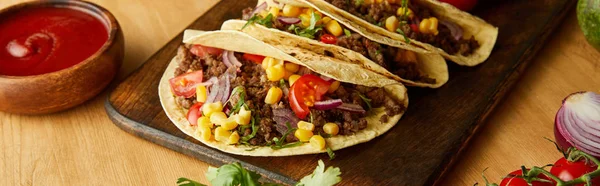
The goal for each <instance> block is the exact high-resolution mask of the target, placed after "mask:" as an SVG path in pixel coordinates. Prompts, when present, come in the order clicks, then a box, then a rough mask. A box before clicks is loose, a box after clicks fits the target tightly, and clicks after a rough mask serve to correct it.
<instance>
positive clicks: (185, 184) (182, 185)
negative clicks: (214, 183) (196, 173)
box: [177, 178, 206, 186]
mask: <svg viewBox="0 0 600 186" xmlns="http://www.w3.org/2000/svg"><path fill="white" fill-rule="evenodd" d="M177 184H178V185H179V186H206V185H204V184H201V183H198V182H197V181H194V180H190V179H187V178H179V179H177Z"/></svg>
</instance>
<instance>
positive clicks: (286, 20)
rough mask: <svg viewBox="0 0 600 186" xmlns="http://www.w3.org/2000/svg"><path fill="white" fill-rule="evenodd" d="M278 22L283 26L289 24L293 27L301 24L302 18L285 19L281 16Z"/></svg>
mask: <svg viewBox="0 0 600 186" xmlns="http://www.w3.org/2000/svg"><path fill="white" fill-rule="evenodd" d="M277 21H279V22H281V23H283V24H288V25H293V24H298V23H300V22H301V20H300V18H297V17H283V16H279V17H277Z"/></svg>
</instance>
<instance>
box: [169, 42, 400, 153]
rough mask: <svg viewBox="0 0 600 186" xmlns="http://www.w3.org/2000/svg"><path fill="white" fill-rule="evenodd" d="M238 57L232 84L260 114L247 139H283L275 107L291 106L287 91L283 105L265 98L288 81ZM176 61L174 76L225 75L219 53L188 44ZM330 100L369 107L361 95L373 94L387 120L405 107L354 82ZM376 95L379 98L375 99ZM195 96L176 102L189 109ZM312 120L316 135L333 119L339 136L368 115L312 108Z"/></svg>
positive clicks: (360, 125)
mask: <svg viewBox="0 0 600 186" xmlns="http://www.w3.org/2000/svg"><path fill="white" fill-rule="evenodd" d="M235 56H236V57H237V58H238V60H240V62H241V63H242V67H241V68H240V69H239V71H238V72H237V74H236V77H235V78H234V79H231V82H230V83H231V87H232V88H234V87H238V86H241V87H243V89H244V90H245V93H246V94H245V95H246V96H245V99H244V100H245V102H244V103H245V104H246V105H247V106H248V107H249V108H250V109H251V110H253V112H254V113H253V115H255V114H258V118H259V120H258V123H256V124H257V125H258V131H257V133H256V136H255V137H254V138H252V139H250V140H249V141H248V143H250V144H251V145H259V146H263V145H267V144H269V143H272V142H273V138H274V137H278V138H281V137H282V135H283V134H282V133H281V132H279V131H278V130H277V123H276V122H275V121H274V119H273V117H274V115H273V109H281V108H287V109H289V108H290V106H289V103H288V97H287V94H285V93H284V97H282V99H281V102H280V104H278V105H269V104H265V102H264V99H265V97H266V95H267V92H268V90H269V88H271V87H273V86H277V87H280V88H282V90H284V92H288V91H289V87H288V85H287V82H286V83H283V84H281V83H280V82H271V81H269V80H267V78H266V74H265V70H264V69H262V67H261V65H257V64H255V63H253V62H250V61H246V60H245V59H243V58H242V55H241V54H238V53H236V54H235ZM176 60H177V62H178V64H179V66H178V67H177V69H176V70H175V76H178V75H181V74H184V73H186V72H191V71H195V70H200V69H202V70H203V71H204V78H205V79H210V78H211V77H218V76H220V75H223V74H224V73H225V72H226V70H227V67H226V66H225V65H224V64H223V62H222V57H221V56H220V55H218V56H213V55H207V56H204V57H203V58H200V57H198V56H195V55H193V54H191V53H190V52H189V49H188V48H187V47H186V46H181V47H180V48H179V50H178V52H177V57H176ZM298 74H314V72H312V71H310V70H309V69H307V68H301V69H300V70H299V71H298ZM326 96H327V99H342V100H343V101H344V102H345V103H353V104H359V105H361V106H362V107H363V108H365V109H367V108H368V107H367V104H366V102H365V101H364V100H363V99H362V98H361V96H364V97H370V98H374V99H371V102H370V104H371V106H372V107H373V108H376V107H385V110H386V112H387V113H386V115H384V116H383V117H381V118H380V121H381V122H387V121H388V120H387V119H388V117H389V116H393V115H396V114H400V113H402V112H403V111H404V110H405V108H404V106H403V105H402V104H400V103H398V101H396V100H394V99H393V98H391V97H389V96H388V94H387V93H386V92H385V90H383V89H382V88H371V87H364V86H358V85H352V84H347V83H342V84H341V85H340V87H339V88H338V89H337V90H336V91H335V92H334V93H332V94H327V95H326ZM375 98H376V99H375ZM195 100H196V98H195V96H193V97H191V98H184V97H181V96H178V97H177V98H176V102H177V104H179V105H180V106H182V107H184V108H189V107H190V106H191V105H193V104H194V103H195V102H196V101H195ZM240 100H241V99H240V97H239V94H234V95H232V96H231V98H230V100H229V101H230V102H229V104H228V105H225V106H228V107H230V108H231V107H232V106H233V105H236V104H237V103H238V102H239V101H240ZM311 115H312V118H313V119H312V120H313V121H312V123H313V124H315V126H316V127H315V131H314V133H315V134H319V133H320V134H325V133H324V131H323V129H322V126H323V125H324V124H325V123H329V122H333V123H336V124H337V125H338V126H339V127H340V135H351V134H353V133H355V132H358V131H360V130H362V129H365V128H366V127H367V121H366V119H365V116H366V114H360V113H352V112H348V111H343V110H338V109H332V110H325V111H323V110H315V109H313V110H311ZM307 121H308V122H310V117H307ZM237 130H239V134H240V136H241V137H244V136H248V135H250V134H251V133H252V129H251V128H244V129H241V128H240V127H238V129H237ZM297 140H298V139H296V138H295V137H294V136H293V134H291V135H288V136H287V138H286V142H295V141H297Z"/></svg>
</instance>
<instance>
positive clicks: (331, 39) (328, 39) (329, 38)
mask: <svg viewBox="0 0 600 186" xmlns="http://www.w3.org/2000/svg"><path fill="white" fill-rule="evenodd" d="M321 42H323V43H326V44H335V43H337V38H336V37H335V36H333V35H331V34H323V35H321Z"/></svg>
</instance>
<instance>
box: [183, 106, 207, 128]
mask: <svg viewBox="0 0 600 186" xmlns="http://www.w3.org/2000/svg"><path fill="white" fill-rule="evenodd" d="M202 105H204V103H202V102H198V103H196V104H194V105H192V107H190V110H188V113H187V120H188V122H190V125H192V126H196V125H198V118H200V116H202V112H200V107H202Z"/></svg>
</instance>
